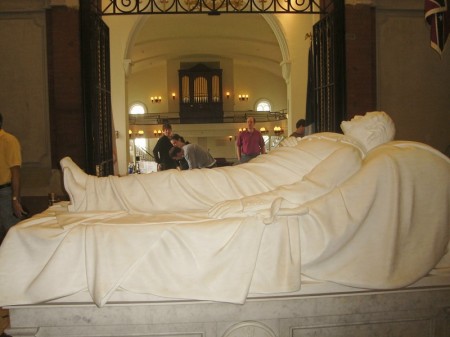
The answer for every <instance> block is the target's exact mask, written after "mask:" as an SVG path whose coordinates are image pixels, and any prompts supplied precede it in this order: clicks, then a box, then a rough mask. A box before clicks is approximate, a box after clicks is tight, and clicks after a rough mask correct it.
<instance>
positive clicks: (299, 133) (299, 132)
mask: <svg viewBox="0 0 450 337" xmlns="http://www.w3.org/2000/svg"><path fill="white" fill-rule="evenodd" d="M295 127H296V128H297V129H296V130H295V131H294V132H292V133H291V135H290V136H289V137H295V138H298V137H300V138H302V137H305V127H306V121H305V120H304V119H299V120H298V121H297V123H295Z"/></svg>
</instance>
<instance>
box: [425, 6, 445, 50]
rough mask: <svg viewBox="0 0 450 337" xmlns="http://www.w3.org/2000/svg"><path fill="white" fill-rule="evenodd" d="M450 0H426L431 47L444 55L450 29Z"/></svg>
mask: <svg viewBox="0 0 450 337" xmlns="http://www.w3.org/2000/svg"><path fill="white" fill-rule="evenodd" d="M448 1H449V0H425V20H426V21H427V22H428V24H429V25H430V28H431V31H430V39H431V48H433V49H434V50H436V51H437V52H438V53H439V55H442V51H443V50H444V46H445V42H446V41H447V37H448V34H449V31H450V10H449V6H448Z"/></svg>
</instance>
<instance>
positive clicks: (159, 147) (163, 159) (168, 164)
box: [153, 123, 177, 171]
mask: <svg viewBox="0 0 450 337" xmlns="http://www.w3.org/2000/svg"><path fill="white" fill-rule="evenodd" d="M171 135H172V125H170V124H169V123H164V124H163V135H162V136H161V138H159V139H158V142H157V143H156V145H155V147H154V148H153V156H154V157H155V161H156V163H157V164H158V171H164V170H170V169H174V168H176V167H177V163H176V161H175V160H173V159H172V158H170V156H169V151H170V149H171V148H172V143H171V142H170V136H171Z"/></svg>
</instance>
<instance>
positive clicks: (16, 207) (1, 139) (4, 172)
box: [0, 113, 25, 242]
mask: <svg viewBox="0 0 450 337" xmlns="http://www.w3.org/2000/svg"><path fill="white" fill-rule="evenodd" d="M21 165H22V156H21V153H20V143H19V141H18V140H17V138H16V137H14V136H13V135H12V134H10V133H7V132H5V130H3V116H2V114H1V113H0V242H1V241H3V238H4V236H5V235H6V232H7V231H8V229H9V228H10V227H11V226H13V225H15V224H16V223H17V222H19V221H20V219H21V218H22V216H23V215H24V214H25V211H24V210H23V208H22V205H21V203H20V166H21Z"/></svg>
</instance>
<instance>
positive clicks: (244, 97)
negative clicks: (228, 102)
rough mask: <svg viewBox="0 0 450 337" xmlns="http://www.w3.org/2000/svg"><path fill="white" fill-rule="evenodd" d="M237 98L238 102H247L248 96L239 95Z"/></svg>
mask: <svg viewBox="0 0 450 337" xmlns="http://www.w3.org/2000/svg"><path fill="white" fill-rule="evenodd" d="M238 97H239V100H240V101H248V95H247V94H243V95H239V96H238Z"/></svg>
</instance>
